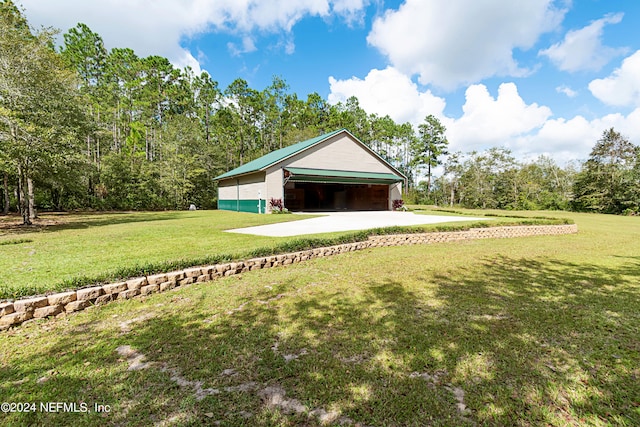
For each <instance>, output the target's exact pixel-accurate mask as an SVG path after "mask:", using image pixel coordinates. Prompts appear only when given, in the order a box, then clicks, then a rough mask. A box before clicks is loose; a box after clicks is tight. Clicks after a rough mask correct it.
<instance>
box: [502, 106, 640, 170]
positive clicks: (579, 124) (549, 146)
mask: <svg viewBox="0 0 640 427" xmlns="http://www.w3.org/2000/svg"><path fill="white" fill-rule="evenodd" d="M612 127H613V128H615V129H616V131H618V132H620V133H622V135H624V136H626V137H628V138H629V139H630V140H631V141H632V142H634V143H636V144H637V143H638V141H640V108H638V109H636V110H634V111H633V112H631V113H630V114H629V115H627V116H624V115H622V114H619V113H617V114H608V115H606V116H603V117H598V118H595V119H593V120H587V119H585V118H584V117H582V116H575V117H573V118H571V119H568V120H567V119H565V118H557V119H552V120H548V121H546V122H545V123H544V125H543V126H542V127H541V128H540V129H539V130H538V131H537V132H536V133H533V134H530V135H524V136H522V137H520V138H517V139H515V140H513V141H511V142H510V143H509V145H508V146H509V147H510V148H511V149H513V151H514V152H515V153H516V154H517V155H518V156H519V157H526V156H529V157H532V156H537V155H539V154H547V155H549V156H551V157H552V158H554V159H555V160H556V161H558V162H559V163H566V162H569V161H571V160H586V159H587V157H588V156H589V153H590V152H591V149H592V148H593V146H594V145H595V144H596V142H597V141H598V139H600V137H601V136H602V133H603V132H604V131H605V130H607V129H609V128H612Z"/></svg>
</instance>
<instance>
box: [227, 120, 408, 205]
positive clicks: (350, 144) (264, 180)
mask: <svg viewBox="0 0 640 427" xmlns="http://www.w3.org/2000/svg"><path fill="white" fill-rule="evenodd" d="M214 180H216V181H218V209H223V210H231V211H238V212H255V213H265V212H268V211H269V210H270V206H269V200H270V199H272V198H273V199H281V200H283V202H284V207H285V208H287V209H289V210H291V211H323V210H324V211H332V210H391V209H392V204H393V200H396V199H401V198H402V185H403V183H405V182H406V177H405V176H404V175H403V174H402V173H401V172H400V171H398V170H397V169H396V168H394V167H393V166H391V165H390V164H389V163H388V162H386V161H385V160H384V159H382V158H381V157H380V156H379V155H378V154H376V153H375V152H373V151H372V150H371V149H370V148H369V147H367V146H366V145H365V144H363V143H362V142H361V141H360V140H358V138H356V137H355V136H353V135H352V134H351V133H350V132H349V131H347V130H346V129H340V130H337V131H334V132H330V133H327V134H324V135H321V136H318V137H316V138H312V139H309V140H306V141H302V142H299V143H297V144H294V145H290V146H288V147H285V148H281V149H279V150H276V151H273V152H271V153H269V154H267V155H265V156H262V157H260V158H259V159H256V160H253V161H251V162H249V163H246V164H244V165H242V166H240V167H238V168H236V169H233V170H231V171H229V172H227V173H225V174H222V175H220V176H218V177H216V178H214Z"/></svg>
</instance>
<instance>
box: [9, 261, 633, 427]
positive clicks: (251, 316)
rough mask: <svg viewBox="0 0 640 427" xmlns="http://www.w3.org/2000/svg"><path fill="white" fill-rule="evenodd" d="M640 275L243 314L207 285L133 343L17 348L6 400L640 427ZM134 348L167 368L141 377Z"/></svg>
mask: <svg viewBox="0 0 640 427" xmlns="http://www.w3.org/2000/svg"><path fill="white" fill-rule="evenodd" d="M342 277H345V275H343V276H342ZM639 277H640V263H638V262H637V261H636V260H634V261H632V262H629V263H627V264H625V265H622V266H618V267H610V268H608V267H603V266H599V265H590V264H572V263H567V262H560V261H553V260H552V261H545V262H540V261H538V260H533V259H512V258H508V257H502V258H495V259H487V260H485V261H484V263H483V265H482V266H481V267H480V268H477V267H474V268H469V269H468V270H464V271H459V272H458V274H457V275H456V276H455V277H449V276H444V275H433V276H428V277H422V278H420V281H421V282H422V283H423V285H424V286H413V287H411V286H410V285H408V284H407V283H405V282H403V281H402V280H390V279H381V280H379V281H378V280H374V281H368V282H364V283H354V284H351V285H349V284H345V283H341V282H336V283H330V284H322V285H321V284H314V283H313V282H311V281H310V280H308V281H306V282H305V283H303V284H302V285H299V284H295V283H293V282H290V283H280V284H278V287H277V289H275V290H274V291H273V292H269V291H266V290H260V291H259V292H258V291H257V292H255V293H256V294H257V295H254V296H253V297H252V298H251V299H246V300H241V299H238V304H237V305H236V306H235V307H232V308H229V307H224V308H223V307H220V306H219V305H217V304H216V301H215V299H212V298H211V297H210V296H209V295H208V292H207V290H206V288H202V290H201V291H200V290H198V291H193V292H190V293H189V295H190V298H191V299H192V300H193V301H191V303H190V304H192V305H191V306H189V307H190V308H189V309H184V308H181V306H179V304H178V302H179V301H178V300H179V299H180V298H182V297H178V296H176V297H174V300H175V302H176V307H175V308H174V309H173V310H164V311H162V313H161V315H158V316H156V317H149V318H142V320H138V321H137V323H135V324H133V325H132V326H131V328H130V329H131V330H130V331H129V332H126V331H122V330H119V329H118V328H117V327H116V328H115V329H114V327H113V326H112V327H105V326H104V324H103V322H100V321H96V322H93V323H87V324H84V325H79V326H76V327H69V328H67V329H66V330H65V332H59V333H58V334H56V335H52V336H51V338H50V339H51V341H52V342H51V344H50V345H49V346H47V347H45V348H43V349H42V351H40V352H38V353H37V354H36V355H35V356H34V355H25V356H24V357H22V356H20V353H19V352H20V349H18V350H17V352H18V353H16V354H14V355H12V356H11V357H10V360H11V362H10V363H9V364H3V365H2V366H1V367H0V378H1V379H2V381H0V384H2V385H1V386H0V397H2V399H0V400H3V401H68V402H69V401H70V402H73V401H80V400H82V401H87V402H91V403H93V402H98V403H107V404H110V405H112V407H113V411H112V412H111V413H110V414H108V415H107V416H106V417H105V418H103V417H102V415H100V414H88V415H78V414H42V413H37V414H11V415H10V418H8V419H9V422H10V423H12V422H15V424H17V425H20V424H25V425H28V424H51V423H57V422H62V423H65V422H72V423H73V424H74V425H95V423H96V422H103V423H109V424H112V425H122V424H127V425H148V424H149V423H150V422H153V423H162V422H165V423H173V424H176V425H200V424H202V425H206V424H209V423H212V422H213V421H220V422H221V425H233V426H235V425H237V426H241V425H279V426H280V425H282V426H294V425H311V426H313V425H320V424H321V422H322V416H325V417H328V418H326V419H328V420H331V422H332V423H333V424H335V425H338V424H339V423H341V422H348V421H349V420H350V421H352V422H360V423H362V425H375V426H382V425H403V426H411V425H415V426H422V425H434V426H440V425H441V426H453V425H455V426H464V425H477V424H481V425H606V424H612V425H628V426H632V425H639V424H640V408H639V405H640V402H639V396H640V368H639V366H640V363H639V362H640V356H639V354H640V331H639V329H638V325H639V324H640V318H639V316H638V313H639V312H640V289H639V285H638V278H639ZM342 280H348V279H342ZM224 285H229V282H225V283H224ZM259 288H260V289H262V285H261V284H260V286H259ZM426 291H429V292H431V294H430V296H428V297H427V296H426V294H425V292H426ZM278 292H281V293H279V294H278ZM159 310H162V309H161V308H158V306H149V307H143V309H141V310H139V311H140V312H143V311H146V312H158V311H159ZM135 315H136V314H135V313H132V314H131V316H132V317H133V316H135ZM121 345H130V346H131V347H132V348H134V349H136V350H137V351H139V352H140V353H141V354H144V355H145V356H146V361H152V362H154V364H153V365H152V366H150V367H148V368H147V369H143V370H140V371H127V370H126V368H127V361H126V360H124V359H123V358H122V357H121V356H118V354H117V353H116V348H117V347H118V346H121ZM4 357H5V358H7V356H6V355H5V356H4ZM52 361H55V364H54V365H52ZM168 367H170V368H175V371H173V372H169V371H167V370H166V368H168ZM51 369H54V370H55V371H56V372H55V373H52V374H51V375H50V378H49V379H48V380H47V381H46V382H43V383H42V384H35V385H34V379H35V378H37V377H39V376H40V375H42V373H43V372H47V371H49V370H51ZM163 369H164V371H163ZM171 376H173V377H174V378H173V379H172V378H171ZM25 377H27V378H29V379H30V380H29V381H27V382H25V383H20V380H21V379H22V378H25ZM198 382H200V383H198ZM198 384H199V385H198ZM242 386H244V388H243V387H242ZM207 389H215V390H217V392H213V391H211V392H210V393H209V394H208V395H207V393H205V395H206V396H205V397H204V398H203V399H202V400H198V399H197V398H196V395H197V394H198V390H200V391H202V390H207ZM265 390H272V391H273V390H280V394H278V396H277V398H273V396H271V397H269V394H268V393H267V392H266V391H265ZM265 396H266V397H265ZM297 404H299V405H304V407H302V406H296V405H297ZM296 408H297V409H296ZM303 409H304V411H303ZM314 410H315V412H313V414H315V415H310V413H311V412H312V411H314ZM321 410H322V411H325V412H324V413H323V412H321ZM323 414H324V415H323ZM338 414H339V415H338ZM340 417H346V418H340ZM333 424H332V425H333Z"/></svg>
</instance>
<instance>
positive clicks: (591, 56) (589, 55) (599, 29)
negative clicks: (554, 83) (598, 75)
mask: <svg viewBox="0 0 640 427" xmlns="http://www.w3.org/2000/svg"><path fill="white" fill-rule="evenodd" d="M623 16H624V14H623V13H617V14H609V15H607V16H605V17H604V18H602V19H598V20H596V21H593V22H592V23H591V24H589V25H587V26H586V27H584V28H581V29H579V30H574V31H569V32H568V33H567V34H566V35H565V37H564V40H563V41H562V42H561V43H556V44H554V45H553V46H551V47H549V48H548V49H545V50H541V51H540V52H538V55H543V56H546V57H548V58H549V59H550V60H551V61H552V62H553V63H554V64H556V66H557V67H558V68H559V69H561V70H563V71H571V72H572V71H579V70H595V71H597V70H599V69H601V68H602V67H603V66H604V65H606V64H607V63H608V62H609V61H610V60H611V59H613V58H614V57H616V56H618V55H623V54H624V53H625V52H626V48H611V47H608V46H604V45H603V44H602V33H603V29H604V26H605V25H608V24H618V23H620V22H621V21H622V17H623Z"/></svg>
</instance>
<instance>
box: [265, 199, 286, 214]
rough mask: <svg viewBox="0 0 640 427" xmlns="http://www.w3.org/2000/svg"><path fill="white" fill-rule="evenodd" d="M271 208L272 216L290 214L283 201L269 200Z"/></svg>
mask: <svg viewBox="0 0 640 427" xmlns="http://www.w3.org/2000/svg"><path fill="white" fill-rule="evenodd" d="M269 206H270V207H271V213H272V214H287V213H290V212H289V209H287V208H285V207H284V203H283V202H282V199H274V198H273V197H272V198H271V200H269Z"/></svg>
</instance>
